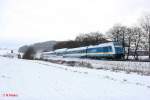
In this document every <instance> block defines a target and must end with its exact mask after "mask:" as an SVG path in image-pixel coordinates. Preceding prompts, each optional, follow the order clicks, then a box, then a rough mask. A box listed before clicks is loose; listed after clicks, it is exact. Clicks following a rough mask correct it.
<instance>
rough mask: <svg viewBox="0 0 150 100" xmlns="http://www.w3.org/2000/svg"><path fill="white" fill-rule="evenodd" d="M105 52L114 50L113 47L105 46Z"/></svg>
mask: <svg viewBox="0 0 150 100" xmlns="http://www.w3.org/2000/svg"><path fill="white" fill-rule="evenodd" d="M103 52H112V47H111V46H108V47H103Z"/></svg>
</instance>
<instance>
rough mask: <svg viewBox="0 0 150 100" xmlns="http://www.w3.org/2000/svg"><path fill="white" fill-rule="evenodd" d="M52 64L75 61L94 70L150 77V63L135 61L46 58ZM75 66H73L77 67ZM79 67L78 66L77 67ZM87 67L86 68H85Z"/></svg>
mask: <svg viewBox="0 0 150 100" xmlns="http://www.w3.org/2000/svg"><path fill="white" fill-rule="evenodd" d="M44 59H45V60H48V61H50V62H56V63H62V64H63V63H64V64H66V63H70V62H71V61H74V62H75V63H76V64H78V63H80V64H79V65H83V66H84V64H86V65H88V66H87V67H90V68H94V69H105V70H111V71H125V72H126V73H131V72H134V73H138V74H141V75H150V62H133V61H110V60H94V59H80V58H63V57H60V56H49V57H48V58H44ZM76 64H74V65H73V66H76ZM77 66H78V65H77ZM84 67H86V66H84Z"/></svg>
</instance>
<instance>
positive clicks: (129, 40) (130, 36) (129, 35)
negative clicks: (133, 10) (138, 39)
mask: <svg viewBox="0 0 150 100" xmlns="http://www.w3.org/2000/svg"><path fill="white" fill-rule="evenodd" d="M125 40H126V44H127V57H126V59H127V60H128V59H129V55H130V52H131V43H132V40H133V32H132V28H129V27H128V28H127V33H126V38H125Z"/></svg>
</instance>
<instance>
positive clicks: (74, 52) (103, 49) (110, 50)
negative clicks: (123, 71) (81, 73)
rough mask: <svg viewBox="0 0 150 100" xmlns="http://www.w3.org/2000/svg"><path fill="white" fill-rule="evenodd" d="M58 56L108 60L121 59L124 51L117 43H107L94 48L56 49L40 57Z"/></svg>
mask: <svg viewBox="0 0 150 100" xmlns="http://www.w3.org/2000/svg"><path fill="white" fill-rule="evenodd" d="M47 54H48V55H49V56H50V55H58V56H63V57H78V58H110V59H122V58H123V56H124V50H123V47H122V45H120V44H119V43H118V42H108V43H103V44H99V45H94V46H86V47H79V48H72V49H67V48H63V49H57V50H55V51H52V52H49V53H43V54H42V55H47Z"/></svg>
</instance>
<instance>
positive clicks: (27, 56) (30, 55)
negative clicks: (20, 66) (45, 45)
mask: <svg viewBox="0 0 150 100" xmlns="http://www.w3.org/2000/svg"><path fill="white" fill-rule="evenodd" d="M35 53H36V52H35V50H34V48H33V47H32V46H30V47H29V48H28V49H27V50H26V52H25V53H24V55H23V59H30V60H33V59H34V56H35Z"/></svg>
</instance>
